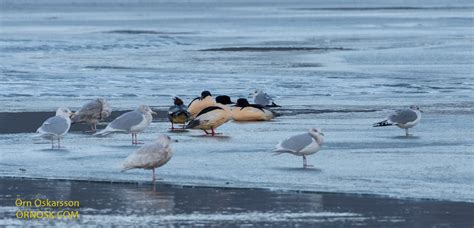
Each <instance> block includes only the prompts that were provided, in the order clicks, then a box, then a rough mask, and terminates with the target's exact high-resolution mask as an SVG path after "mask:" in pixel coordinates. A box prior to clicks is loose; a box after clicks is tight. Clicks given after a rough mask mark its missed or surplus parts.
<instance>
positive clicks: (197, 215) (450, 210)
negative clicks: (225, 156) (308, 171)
mask: <svg viewBox="0 0 474 228" xmlns="http://www.w3.org/2000/svg"><path fill="white" fill-rule="evenodd" d="M0 191H1V192H0V218H3V219H0V225H12V224H17V225H18V224H22V223H21V221H17V220H14V219H12V218H14V216H15V212H16V210H18V208H16V207H15V205H14V202H15V199H16V198H17V197H21V198H22V199H35V198H47V199H49V200H79V201H80V205H81V206H80V209H79V211H80V216H81V218H80V219H79V220H77V221H76V220H73V221H61V220H59V221H45V220H37V221H34V223H32V224H37V225H38V224H46V222H49V223H53V224H56V225H61V224H63V223H70V224H69V225H71V224H78V223H79V224H88V225H94V224H108V225H132V224H172V225H186V224H187V225H190V224H192V225H205V226H225V225H229V224H240V225H245V224H247V225H257V226H275V225H279V226H282V225H301V226H308V225H311V226H314V225H316V224H320V225H330V226H341V225H376V226H384V225H389V224H391V225H394V224H396V225H397V226H406V225H410V224H412V225H413V224H415V223H414V222H415V221H416V224H418V225H420V226H424V227H426V226H433V225H436V224H446V225H453V226H459V225H461V226H463V225H469V224H470V225H473V224H474V222H469V220H468V219H467V218H470V217H469V216H472V211H474V210H473V209H474V204H472V203H456V202H444V201H425V200H416V201H413V200H400V199H390V198H382V197H373V196H364V195H348V194H331V193H325V194H323V193H295V192H278V191H277V192H273V191H268V190H259V189H222V188H203V187H179V186H170V185H161V184H159V185H156V186H155V187H153V186H151V185H149V184H143V185H142V184H138V185H137V184H125V183H100V182H83V181H58V180H26V179H2V181H1V182H0ZM23 209H25V208H23ZM434 215H436V216H434ZM471 223H472V224H471Z"/></svg>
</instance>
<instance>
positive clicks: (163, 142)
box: [122, 135, 173, 182]
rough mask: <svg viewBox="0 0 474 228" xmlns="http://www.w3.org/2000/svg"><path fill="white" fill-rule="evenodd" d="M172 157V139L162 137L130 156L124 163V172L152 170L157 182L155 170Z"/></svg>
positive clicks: (165, 136)
mask: <svg viewBox="0 0 474 228" xmlns="http://www.w3.org/2000/svg"><path fill="white" fill-rule="evenodd" d="M172 156H173V151H172V150H171V138H170V137H169V136H167V135H160V136H159V137H158V139H156V141H155V142H153V143H151V144H147V145H144V146H142V147H140V149H138V150H137V151H135V152H133V153H132V154H130V155H129V156H128V157H127V158H126V159H125V161H124V163H123V169H122V172H125V171H127V170H129V169H151V170H153V182H155V179H156V178H155V169H156V168H158V167H161V166H163V165H164V164H166V163H167V162H168V161H169V160H170V159H171V157H172Z"/></svg>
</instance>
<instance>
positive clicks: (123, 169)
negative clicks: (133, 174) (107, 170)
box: [120, 165, 133, 173]
mask: <svg viewBox="0 0 474 228" xmlns="http://www.w3.org/2000/svg"><path fill="white" fill-rule="evenodd" d="M130 169H133V168H132V167H130V166H125V165H124V166H123V167H122V170H120V172H121V173H123V172H125V171H127V170H130Z"/></svg>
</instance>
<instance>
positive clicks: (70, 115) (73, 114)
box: [69, 112, 77, 118]
mask: <svg viewBox="0 0 474 228" xmlns="http://www.w3.org/2000/svg"><path fill="white" fill-rule="evenodd" d="M75 115H77V114H76V113H75V112H70V113H69V118H71V117H74V116H75Z"/></svg>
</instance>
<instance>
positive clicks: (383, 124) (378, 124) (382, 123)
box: [372, 120, 393, 127]
mask: <svg viewBox="0 0 474 228" xmlns="http://www.w3.org/2000/svg"><path fill="white" fill-rule="evenodd" d="M392 125H393V124H392V123H389V122H388V120H384V121H381V122H378V123H374V125H372V126H373V127H385V126H392Z"/></svg>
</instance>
